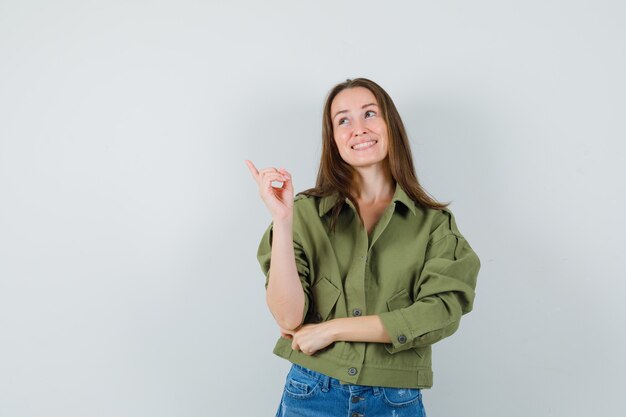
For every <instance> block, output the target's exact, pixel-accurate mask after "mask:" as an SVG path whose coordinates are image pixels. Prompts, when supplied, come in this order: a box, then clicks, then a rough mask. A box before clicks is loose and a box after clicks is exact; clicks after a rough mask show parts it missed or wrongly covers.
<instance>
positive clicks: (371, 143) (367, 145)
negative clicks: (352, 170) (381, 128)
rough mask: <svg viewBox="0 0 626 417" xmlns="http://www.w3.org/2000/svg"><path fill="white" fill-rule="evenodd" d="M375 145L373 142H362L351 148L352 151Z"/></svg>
mask: <svg viewBox="0 0 626 417" xmlns="http://www.w3.org/2000/svg"><path fill="white" fill-rule="evenodd" d="M375 143H376V141H375V140H370V141H369V142H363V143H359V144H358V145H354V146H353V147H352V149H363V148H369V147H370V146H372V145H374V144H375Z"/></svg>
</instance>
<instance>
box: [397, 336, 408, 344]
mask: <svg viewBox="0 0 626 417" xmlns="http://www.w3.org/2000/svg"><path fill="white" fill-rule="evenodd" d="M398 342H400V343H406V336H405V335H403V334H401V335H400V336H398Z"/></svg>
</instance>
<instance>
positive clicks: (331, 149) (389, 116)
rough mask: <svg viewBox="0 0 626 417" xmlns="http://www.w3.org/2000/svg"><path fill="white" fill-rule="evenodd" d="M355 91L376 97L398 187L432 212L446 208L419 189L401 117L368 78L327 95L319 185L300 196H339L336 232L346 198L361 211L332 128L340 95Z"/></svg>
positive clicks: (351, 175) (351, 173) (349, 169)
mask: <svg viewBox="0 0 626 417" xmlns="http://www.w3.org/2000/svg"><path fill="white" fill-rule="evenodd" d="M354 87H365V88H367V89H368V90H370V91H371V92H372V94H374V97H376V101H377V102H378V106H379V108H380V109H381V113H382V116H383V118H384V120H385V123H386V124H387V133H388V137H389V151H388V155H387V162H388V166H389V169H390V170H391V175H392V177H393V179H394V180H395V181H396V183H397V184H399V185H400V186H401V187H402V189H403V190H404V191H405V192H406V194H407V195H408V196H409V197H410V198H411V200H413V201H415V202H416V203H417V204H418V205H421V206H423V207H429V208H433V209H442V208H445V207H447V206H448V205H449V204H450V203H441V202H438V201H436V200H435V199H434V198H433V197H431V196H430V195H429V194H428V193H427V192H426V190H424V188H422V186H421V185H420V183H419V180H418V179H417V175H416V174H415V168H414V166H413V156H412V154H411V147H410V144H409V139H408V136H407V134H406V130H405V129H404V124H403V123H402V119H401V118H400V114H399V113H398V110H397V109H396V106H395V104H394V103H393V100H391V97H390V96H389V94H387V92H386V91H385V90H384V89H383V88H382V87H381V86H379V85H378V84H376V83H375V82H374V81H371V80H368V79H367V78H355V79H347V80H346V81H344V82H342V83H339V84H337V85H335V86H334V87H333V88H332V89H331V90H330V92H329V93H328V96H327V97H326V103H325V104H324V114H323V115H322V157H321V160H320V167H319V171H318V173H317V181H316V184H315V187H314V188H309V189H308V190H305V191H302V192H301V193H299V194H306V195H311V196H317V197H323V196H328V195H332V194H334V193H336V192H338V193H339V196H340V197H341V198H340V199H339V200H338V202H337V204H336V205H335V206H334V207H333V210H332V220H331V230H334V228H335V223H336V221H337V217H338V216H339V212H340V210H341V206H342V204H343V202H344V201H345V199H346V198H349V199H350V201H352V203H353V204H354V206H355V207H356V208H357V210H358V207H359V204H358V202H357V201H356V199H355V198H354V197H353V196H352V195H351V194H350V190H352V187H353V185H354V184H353V178H354V173H355V170H354V168H352V167H351V166H350V165H349V164H348V163H347V162H346V161H344V160H343V159H342V158H341V155H340V154H339V150H338V149H337V144H336V143H335V139H334V137H333V124H332V119H331V114H330V106H331V104H332V102H333V100H334V99H335V97H336V96H337V94H339V93H340V92H341V91H343V90H345V89H347V88H354Z"/></svg>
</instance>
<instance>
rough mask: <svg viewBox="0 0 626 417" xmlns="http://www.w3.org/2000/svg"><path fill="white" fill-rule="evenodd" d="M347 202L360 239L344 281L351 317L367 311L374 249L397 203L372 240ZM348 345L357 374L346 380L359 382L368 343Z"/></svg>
mask: <svg viewBox="0 0 626 417" xmlns="http://www.w3.org/2000/svg"><path fill="white" fill-rule="evenodd" d="M346 202H347V204H348V206H350V208H351V209H352V210H353V211H354V216H353V217H352V219H353V220H352V227H354V228H356V229H357V230H356V233H355V235H356V236H357V239H356V242H355V251H354V253H355V254H356V258H355V259H354V260H353V263H352V266H351V268H350V272H349V273H348V275H347V277H346V281H345V283H344V289H345V299H346V308H347V314H348V317H359V316H364V315H367V314H368V311H367V305H366V300H367V295H366V288H367V287H368V281H369V280H370V278H371V268H370V256H371V253H372V248H373V246H374V244H375V243H376V241H377V240H378V238H379V237H380V236H381V235H382V233H383V232H384V231H385V229H386V228H387V225H388V224H389V221H390V220H391V217H392V215H393V212H394V210H395V204H396V203H395V202H392V203H391V204H390V205H389V206H388V207H387V209H386V210H385V212H384V213H383V215H382V216H381V218H380V220H379V221H378V222H377V223H376V225H375V226H374V229H373V230H372V236H371V239H370V237H369V236H368V234H367V230H366V229H365V226H364V225H363V222H362V221H361V218H360V217H359V215H358V213H357V211H356V208H355V207H354V205H353V204H352V202H351V201H350V200H349V199H346ZM348 345H349V346H350V347H351V349H347V351H345V352H344V355H345V356H346V359H348V360H349V361H350V362H351V363H353V364H354V365H357V366H356V373H355V374H354V375H351V377H348V378H346V381H347V382H350V383H356V382H357V381H358V373H359V372H360V370H361V366H360V365H362V364H363V360H364V358H365V346H366V343H363V342H352V343H350V344H348ZM353 373H354V372H353Z"/></svg>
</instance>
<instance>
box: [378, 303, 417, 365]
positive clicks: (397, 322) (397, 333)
mask: <svg viewBox="0 0 626 417" xmlns="http://www.w3.org/2000/svg"><path fill="white" fill-rule="evenodd" d="M378 317H380V321H381V322H382V323H383V327H384V328H385V330H386V331H387V334H388V335H389V338H390V339H391V343H385V344H384V346H385V349H386V350H387V352H389V353H391V354H393V353H397V352H401V351H403V350H406V349H410V348H411V347H413V346H412V344H411V341H412V339H413V338H412V335H411V332H410V328H409V323H407V321H406V320H405V319H404V316H403V315H402V312H401V311H400V310H394V311H386V312H384V313H380V314H379V315H378Z"/></svg>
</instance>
